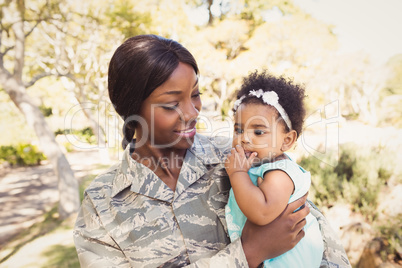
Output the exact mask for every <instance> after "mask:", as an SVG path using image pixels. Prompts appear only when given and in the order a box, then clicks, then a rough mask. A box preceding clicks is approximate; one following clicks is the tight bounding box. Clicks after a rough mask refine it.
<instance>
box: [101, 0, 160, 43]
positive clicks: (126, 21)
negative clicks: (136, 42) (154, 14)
mask: <svg viewBox="0 0 402 268" xmlns="http://www.w3.org/2000/svg"><path fill="white" fill-rule="evenodd" d="M106 16H107V17H108V18H109V20H110V27H111V28H116V29H119V30H120V31H121V32H122V33H123V35H124V36H125V38H129V37H132V36H135V35H139V34H145V33H146V31H147V29H148V26H149V25H150V24H151V22H152V19H151V15H150V14H149V13H146V12H144V13H139V12H135V11H134V5H133V4H132V3H131V2H130V1H115V3H114V4H113V6H112V8H111V9H110V10H109V11H108V12H106Z"/></svg>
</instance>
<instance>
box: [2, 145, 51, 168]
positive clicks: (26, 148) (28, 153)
mask: <svg viewBox="0 0 402 268" xmlns="http://www.w3.org/2000/svg"><path fill="white" fill-rule="evenodd" d="M45 159H46V157H45V155H44V154H43V153H42V152H40V151H39V150H38V148H37V147H36V146H34V145H31V144H18V145H16V146H12V145H8V146H1V147H0V160H1V161H2V162H4V161H6V162H8V163H9V164H10V165H12V166H17V165H18V166H34V165H39V164H40V161H41V160H45Z"/></svg>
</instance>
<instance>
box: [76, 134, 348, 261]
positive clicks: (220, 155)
mask: <svg viewBox="0 0 402 268" xmlns="http://www.w3.org/2000/svg"><path fill="white" fill-rule="evenodd" d="M219 141H220V142H219ZM219 144H220V146H219ZM228 145H230V143H228V142H226V139H216V138H215V139H212V138H211V139H210V138H207V137H204V136H201V135H198V134H197V135H196V138H195V141H194V144H193V146H192V147H191V149H189V150H188V151H187V154H186V156H185V159H184V162H183V166H182V168H181V171H180V175H179V179H178V182H177V185H176V190H175V191H172V190H171V189H170V188H169V187H167V186H166V185H165V184H164V183H163V182H162V181H161V180H160V179H159V178H158V177H156V175H155V174H154V173H153V172H152V171H151V170H150V169H148V168H147V167H145V166H143V165H141V164H139V163H137V162H136V161H134V160H133V159H132V158H131V156H130V155H131V154H130V150H129V148H127V149H126V150H125V152H124V156H123V160H122V161H121V162H120V163H119V164H118V165H116V166H114V167H112V168H110V169H109V170H108V171H107V172H105V173H104V174H102V175H100V176H98V177H97V178H96V179H95V180H94V181H93V182H92V183H91V185H90V186H89V187H88V189H87V190H86V191H85V197H84V200H83V202H82V206H81V209H80V213H79V215H78V218H77V222H76V225H75V230H74V240H75V245H76V248H77V252H78V257H79V259H80V263H81V266H82V267H178V266H180V267H182V266H187V265H188V266H189V267H248V265H247V261H246V258H245V255H244V252H243V249H242V245H241V242H240V240H236V241H234V242H233V243H230V239H229V237H228V235H227V228H226V221H225V205H226V202H227V199H228V193H229V189H230V184H229V180H228V177H227V175H226V173H225V170H224V164H223V159H224V151H225V149H227V147H228ZM311 211H312V213H313V214H314V215H315V216H316V217H318V221H319V223H320V225H321V228H322V229H323V231H324V234H323V237H324V239H325V241H324V245H325V246H326V248H325V252H324V256H323V261H322V265H321V267H347V265H346V263H348V260H347V257H346V254H345V252H344V250H343V247H342V245H341V244H340V243H339V239H337V238H336V237H334V235H333V232H332V231H331V230H330V229H329V226H328V223H327V222H326V220H325V219H324V217H323V216H322V215H321V213H319V212H318V211H316V210H314V209H311ZM343 260H344V261H345V262H343ZM337 265H338V266H337Z"/></svg>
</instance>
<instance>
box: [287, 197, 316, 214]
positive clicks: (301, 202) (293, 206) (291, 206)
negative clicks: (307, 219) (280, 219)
mask: <svg viewBox="0 0 402 268" xmlns="http://www.w3.org/2000/svg"><path fill="white" fill-rule="evenodd" d="M307 195H308V192H307V193H306V194H305V195H303V196H302V197H300V198H299V199H297V200H295V201H293V202H292V203H290V204H289V205H288V206H287V208H286V212H288V213H293V212H294V211H295V210H297V209H298V208H300V207H303V206H304V205H305V203H306V201H307ZM308 211H309V212H310V210H308ZM307 214H308V213H307ZM307 214H306V215H305V216H307Z"/></svg>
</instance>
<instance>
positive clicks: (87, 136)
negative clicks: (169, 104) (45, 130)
mask: <svg viewBox="0 0 402 268" xmlns="http://www.w3.org/2000/svg"><path fill="white" fill-rule="evenodd" d="M68 134H73V135H75V136H77V137H78V139H79V140H81V141H86V142H87V143H89V144H94V143H96V137H95V135H94V132H93V130H92V128H90V127H85V128H83V129H78V130H75V129H64V130H63V129H58V130H56V131H55V132H54V135H55V136H57V135H68ZM66 149H68V148H66Z"/></svg>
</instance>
